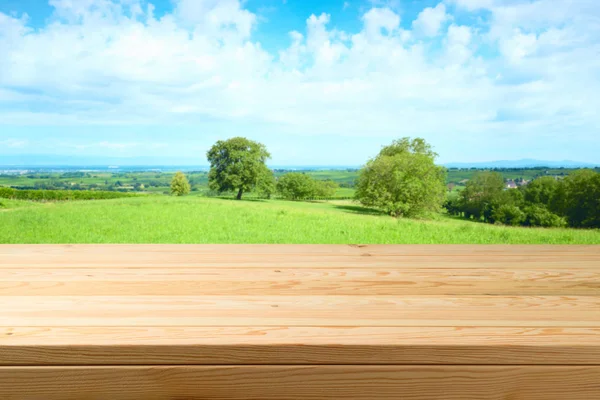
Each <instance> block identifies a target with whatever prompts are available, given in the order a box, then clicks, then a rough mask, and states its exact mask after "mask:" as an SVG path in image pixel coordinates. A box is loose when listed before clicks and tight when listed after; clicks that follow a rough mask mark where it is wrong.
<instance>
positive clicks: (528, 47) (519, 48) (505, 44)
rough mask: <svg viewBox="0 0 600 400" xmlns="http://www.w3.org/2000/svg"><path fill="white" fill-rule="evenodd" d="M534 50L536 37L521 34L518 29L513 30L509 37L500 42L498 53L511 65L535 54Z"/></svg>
mask: <svg viewBox="0 0 600 400" xmlns="http://www.w3.org/2000/svg"><path fill="white" fill-rule="evenodd" d="M536 48H537V37H536V35H535V34H534V33H529V34H523V33H522V32H521V31H520V30H519V29H515V31H514V33H513V35H512V36H511V37H509V38H506V39H502V40H501V41H500V51H501V52H502V54H504V56H505V57H506V58H507V59H508V60H509V61H510V62H512V63H518V62H520V61H521V60H522V59H523V58H524V57H527V56H528V55H530V54H532V53H533V52H535V50H536Z"/></svg>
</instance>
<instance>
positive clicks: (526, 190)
mask: <svg viewBox="0 0 600 400" xmlns="http://www.w3.org/2000/svg"><path fill="white" fill-rule="evenodd" d="M558 186H559V182H558V181H557V180H556V179H555V178H553V177H551V176H543V177H541V178H538V179H534V180H533V181H531V182H530V183H529V184H528V185H527V186H521V190H522V191H523V197H524V199H525V201H526V202H528V203H531V204H544V205H546V206H548V205H550V204H551V203H552V200H553V198H554V195H555V194H556V191H557V189H558Z"/></svg>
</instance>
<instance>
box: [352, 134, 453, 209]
mask: <svg viewBox="0 0 600 400" xmlns="http://www.w3.org/2000/svg"><path fill="white" fill-rule="evenodd" d="M436 157H437V154H436V153H434V152H433V151H432V149H431V146H430V145H429V144H428V143H427V142H426V141H425V140H424V139H421V138H416V139H413V140H411V139H410V138H402V139H399V140H396V141H394V142H392V144H391V145H389V146H385V147H384V148H383V149H381V151H380V152H379V154H378V155H377V156H376V157H375V158H373V159H371V160H369V161H368V162H367V164H366V165H365V167H364V168H363V169H362V170H361V171H360V173H359V177H358V180H357V185H356V199H357V200H358V201H360V202H361V203H362V204H364V205H366V206H370V207H375V208H378V209H381V210H383V211H385V212H387V213H389V214H390V215H393V216H404V217H412V216H418V215H421V214H424V213H427V212H432V211H438V210H439V209H440V208H441V206H442V204H443V203H444V200H445V198H446V185H445V177H446V170H445V169H444V168H443V167H441V166H438V165H436V164H435V158H436Z"/></svg>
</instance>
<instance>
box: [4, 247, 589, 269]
mask: <svg viewBox="0 0 600 400" xmlns="http://www.w3.org/2000/svg"><path fill="white" fill-rule="evenodd" d="M0 259H2V263H1V264H0V268H14V267H28V268H31V267H38V268H53V269H55V268H69V267H78V268H79V267H118V268H168V267H171V266H180V267H244V268H265V267H267V268H272V267H281V268H283V267H288V268H293V267H308V268H324V269H330V268H336V267H337V268H365V267H366V266H368V267H371V268H374V267H394V268H415V267H421V268H457V267H458V268H482V267H491V268H515V267H541V268H544V269H554V268H557V269H565V268H592V269H597V268H598V265H599V264H600V250H599V246H593V245H552V246H545V245H539V246H534V245H475V246H474V245H2V246H0Z"/></svg>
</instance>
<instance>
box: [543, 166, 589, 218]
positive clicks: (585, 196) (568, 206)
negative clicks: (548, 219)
mask: <svg viewBox="0 0 600 400" xmlns="http://www.w3.org/2000/svg"><path fill="white" fill-rule="evenodd" d="M556 197H557V199H556V201H555V202H554V203H555V208H556V209H557V211H558V212H559V214H562V215H564V216H565V217H566V218H567V221H568V222H569V225H570V226H574V227H578V228H600V173H597V172H595V171H593V170H591V169H584V170H579V171H575V172H574V173H572V174H570V175H569V176H567V177H566V178H565V179H564V181H563V182H562V185H561V187H559V190H558V191H557V195H556Z"/></svg>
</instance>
